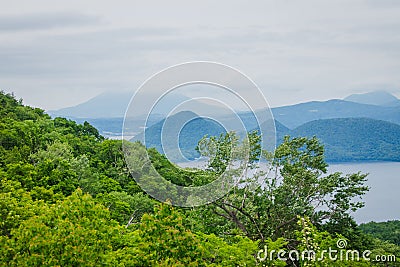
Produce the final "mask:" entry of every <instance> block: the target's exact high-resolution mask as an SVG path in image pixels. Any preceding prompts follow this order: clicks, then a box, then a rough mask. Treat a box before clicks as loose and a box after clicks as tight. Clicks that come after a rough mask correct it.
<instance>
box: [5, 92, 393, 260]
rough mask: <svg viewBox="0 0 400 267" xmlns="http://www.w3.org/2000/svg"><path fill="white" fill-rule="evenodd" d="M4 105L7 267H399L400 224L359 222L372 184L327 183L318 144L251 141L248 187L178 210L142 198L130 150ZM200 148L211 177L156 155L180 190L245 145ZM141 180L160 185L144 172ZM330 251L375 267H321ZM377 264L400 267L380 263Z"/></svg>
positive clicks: (359, 177)
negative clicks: (352, 253) (352, 254)
mask: <svg viewBox="0 0 400 267" xmlns="http://www.w3.org/2000/svg"><path fill="white" fill-rule="evenodd" d="M0 102H1V107H0V179H1V184H0V244H1V246H0V265H1V266H98V265H104V266H285V265H288V266H371V265H377V266H400V262H399V260H400V247H399V243H398V240H399V239H398V233H399V230H398V229H399V227H398V223H391V222H388V224H387V225H386V224H385V225H380V226H379V227H378V226H375V225H373V224H367V225H363V226H361V227H360V226H358V225H357V224H356V223H355V221H354V220H353V218H352V217H351V215H350V213H351V212H352V211H356V210H357V209H359V208H362V206H363V202H362V199H360V197H361V196H362V195H364V194H365V193H366V192H367V191H368V187H367V186H365V181H366V179H367V175H366V174H362V173H354V174H349V175H342V174H341V173H333V174H326V168H327V164H326V162H325V160H324V148H323V146H322V145H321V143H320V142H319V141H318V140H317V139H316V138H306V137H295V138H290V137H289V136H287V137H285V138H284V140H283V143H282V144H281V145H279V147H277V149H276V150H275V151H269V152H267V151H262V150H261V149H260V146H259V140H260V137H259V136H258V135H257V134H256V133H255V132H252V133H249V135H248V139H247V140H248V141H249V143H250V148H251V151H250V153H249V155H250V156H249V162H248V164H247V165H246V168H247V169H249V171H248V172H246V173H247V174H249V175H248V176H249V177H247V176H246V177H245V180H244V181H242V183H241V184H240V186H237V187H235V188H234V189H233V190H231V191H230V192H229V193H228V194H227V195H225V196H224V197H222V198H220V199H218V200H217V201H215V202H213V203H210V204H208V205H204V206H199V207H191V208H179V207H174V206H173V205H171V204H174V203H171V202H170V200H168V199H165V201H164V202H163V203H161V202H158V201H157V200H155V199H153V198H152V197H150V196H149V195H148V194H147V193H145V192H144V191H142V189H141V187H140V186H138V184H137V183H136V181H135V179H133V175H132V173H131V170H130V169H129V168H128V166H127V164H126V162H125V159H124V153H123V145H124V144H125V143H123V142H122V141H120V140H119V141H118V140H108V139H105V138H104V137H102V136H101V135H100V134H99V132H98V130H97V129H96V128H94V127H93V126H92V125H90V124H89V123H87V122H84V123H83V124H77V123H76V122H73V121H71V120H67V119H65V118H55V119H52V118H51V117H50V116H48V115H47V114H45V113H44V111H43V110H41V109H38V108H32V107H29V106H24V105H23V104H22V101H21V100H16V99H15V97H14V96H13V95H11V94H6V93H4V92H1V93H0ZM202 141H204V142H202V144H203V145H204V146H205V148H202V151H208V150H209V149H210V147H207V145H208V144H214V145H216V146H215V147H216V150H217V151H216V152H215V155H214V157H212V159H211V160H210V162H209V165H208V167H207V168H206V169H205V170H202V171H193V170H185V169H181V168H178V167H177V166H175V165H174V164H173V163H171V162H169V161H168V160H167V159H166V157H165V156H163V155H161V154H160V153H158V152H157V150H155V149H149V150H148V155H149V156H150V160H151V162H152V164H153V166H154V168H155V169H156V170H157V172H158V173H160V174H161V175H162V176H163V177H164V178H165V179H167V180H169V181H171V182H172V183H175V184H180V185H185V186H199V185H203V184H206V183H209V182H210V181H213V180H215V179H216V177H218V176H219V175H220V174H221V173H223V172H224V170H225V169H226V168H227V165H228V164H229V162H228V158H229V155H230V153H231V151H232V149H236V147H237V148H240V147H241V144H240V142H239V141H238V138H237V137H236V136H235V134H234V133H226V134H221V135H220V136H214V137H208V138H206V139H203V140H202ZM208 141H209V142H208ZM211 141H212V142H211ZM124 142H127V141H124ZM125 145H126V146H129V147H132V148H133V149H136V150H137V151H142V150H145V148H144V147H143V145H141V144H140V143H138V142H136V143H129V144H125ZM207 149H208V150H207ZM139 155H140V153H139V154H138V157H139ZM261 157H264V158H265V160H268V161H269V162H270V164H271V172H269V173H268V174H266V173H264V172H262V171H260V170H257V169H256V164H255V163H256V162H257V161H258V160H259V159H260V158H261ZM137 160H138V162H140V160H141V159H140V158H138V159H137ZM250 173H251V174H253V175H250ZM135 175H137V176H140V177H144V178H146V179H151V177H149V173H146V170H143V168H142V169H138V170H137V172H136V173H135ZM144 178H143V179H144ZM260 180H261V181H262V183H261V184H260V182H259V181H260ZM388 232H392V234H393V235H397V239H396V238H391V237H390V234H389V233H388ZM338 241H345V243H346V246H345V247H338ZM264 248H268V250H269V251H272V250H274V251H280V250H282V251H286V252H287V251H290V250H297V251H300V252H302V251H307V250H313V251H315V253H316V258H322V260H316V259H315V258H314V257H306V258H300V259H295V258H290V257H286V258H285V259H282V258H280V257H279V255H277V254H276V253H275V254H273V255H272V256H271V257H269V256H268V257H267V259H265V258H264V259H261V258H262V257H261V258H260V257H259V256H260V251H264ZM329 248H332V249H351V250H358V251H365V250H370V251H371V255H370V258H371V261H366V260H364V259H360V260H354V259H351V260H337V259H336V260H332V259H329V258H327V257H325V258H323V257H322V256H323V255H324V251H325V250H328V249H329ZM376 255H395V256H396V260H397V262H375V261H373V260H372V259H374V257H375V256H376Z"/></svg>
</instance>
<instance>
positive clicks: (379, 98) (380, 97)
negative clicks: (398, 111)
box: [344, 91, 400, 106]
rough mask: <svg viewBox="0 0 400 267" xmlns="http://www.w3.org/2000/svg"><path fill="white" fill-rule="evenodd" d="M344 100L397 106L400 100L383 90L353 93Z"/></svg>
mask: <svg viewBox="0 0 400 267" xmlns="http://www.w3.org/2000/svg"><path fill="white" fill-rule="evenodd" d="M344 100H346V101H351V102H356V103H360V104H368V105H377V106H398V105H400V100H399V99H398V98H397V97H395V96H394V95H392V94H390V93H388V92H385V91H375V92H370V93H363V94H353V95H350V96H348V97H346V98H344Z"/></svg>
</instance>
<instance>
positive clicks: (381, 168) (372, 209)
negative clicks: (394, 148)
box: [179, 162, 400, 223]
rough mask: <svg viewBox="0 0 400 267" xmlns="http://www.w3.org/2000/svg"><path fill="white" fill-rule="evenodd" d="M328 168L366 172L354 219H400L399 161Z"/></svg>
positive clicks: (192, 164) (343, 164) (378, 220)
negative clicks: (364, 192) (364, 193)
mask: <svg viewBox="0 0 400 267" xmlns="http://www.w3.org/2000/svg"><path fill="white" fill-rule="evenodd" d="M204 164H205V163H204V162H203V164H195V163H194V162H188V163H183V164H179V165H180V166H181V167H198V165H204ZM328 171H329V172H330V173H331V172H342V173H343V174H349V173H357V172H359V171H360V172H361V173H369V175H368V176H367V179H368V180H367V183H366V184H367V185H368V186H369V187H370V190H369V191H368V192H367V193H366V195H364V196H363V198H362V200H363V201H364V202H365V206H364V207H363V208H361V209H359V210H358V211H357V212H355V213H353V214H352V215H353V217H354V218H355V220H356V221H357V223H365V222H370V221H375V222H380V221H387V220H399V219H400V162H372V163H371V162H368V163H341V164H330V165H329V170H328Z"/></svg>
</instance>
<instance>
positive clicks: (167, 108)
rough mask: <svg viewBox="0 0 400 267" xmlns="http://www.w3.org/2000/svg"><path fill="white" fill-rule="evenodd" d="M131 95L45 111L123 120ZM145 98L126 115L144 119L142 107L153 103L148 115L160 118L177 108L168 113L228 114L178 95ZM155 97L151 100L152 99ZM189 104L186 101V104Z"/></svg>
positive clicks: (112, 95) (104, 97) (115, 95)
mask: <svg viewBox="0 0 400 267" xmlns="http://www.w3.org/2000/svg"><path fill="white" fill-rule="evenodd" d="M133 95H134V93H133V92H106V93H103V94H100V95H98V96H96V97H94V98H92V99H90V100H88V101H86V102H84V103H81V104H79V105H76V106H73V107H68V108H62V109H59V110H49V111H47V113H48V114H49V115H51V116H52V117H66V118H71V119H80V118H90V119H108V118H123V117H124V116H125V112H126V110H127V108H128V105H129V102H130V100H131V98H132V97H133ZM148 95H149V96H151V97H149V98H146V97H145V96H146V95H144V101H142V102H140V103H139V106H135V113H136V114H128V116H130V117H134V118H137V117H145V116H146V115H147V112H146V108H148V107H149V106H150V107H151V106H152V105H153V104H155V106H154V107H153V110H152V114H158V115H163V116H164V117H165V116H166V115H167V114H169V113H170V112H172V111H174V109H175V108H176V107H178V106H182V105H183V106H182V107H181V108H180V109H179V107H178V109H177V110H175V111H174V112H172V113H178V112H179V111H183V110H182V109H184V110H187V109H188V107H190V110H192V111H193V112H203V113H204V112H206V113H207V114H219V115H223V114H228V113H230V112H228V110H227V109H226V108H223V107H222V105H216V103H215V102H213V101H210V100H207V99H197V100H192V99H191V98H189V97H187V96H184V95H181V94H179V93H174V92H173V93H170V94H166V95H165V96H163V97H162V98H160V99H158V95H154V93H148ZM154 96H155V98H153V97H154ZM146 99H149V101H151V99H158V102H157V103H150V102H146ZM189 101H190V102H189ZM141 112H143V113H141Z"/></svg>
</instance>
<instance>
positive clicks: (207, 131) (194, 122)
mask: <svg viewBox="0 0 400 267" xmlns="http://www.w3.org/2000/svg"><path fill="white" fill-rule="evenodd" d="M225 132H226V131H225V129H224V128H223V127H222V126H221V125H220V124H218V123H217V122H215V121H213V120H210V119H206V118H201V117H199V116H198V115H197V114H196V113H193V112H190V111H182V112H179V113H177V114H175V115H172V116H170V117H168V119H167V120H166V119H163V120H161V121H160V122H158V123H156V124H154V125H152V126H150V127H149V128H147V129H146V130H145V132H142V133H141V134H139V135H137V136H135V137H134V138H132V139H131V141H141V142H142V143H143V144H145V145H146V147H148V148H151V147H154V148H156V149H157V150H158V151H159V152H161V153H167V154H168V157H169V158H170V159H171V160H174V161H178V162H183V161H186V159H194V158H196V157H199V156H200V154H199V153H198V152H197V151H196V150H195V148H196V146H197V143H198V141H199V140H200V139H201V138H202V137H203V136H205V135H211V136H214V135H220V134H221V133H225ZM161 140H163V142H162V141H161ZM162 144H163V145H162ZM178 147H179V148H180V149H181V152H182V154H183V155H181V154H180V153H179V149H177V148H178ZM185 158H186V159H185Z"/></svg>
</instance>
